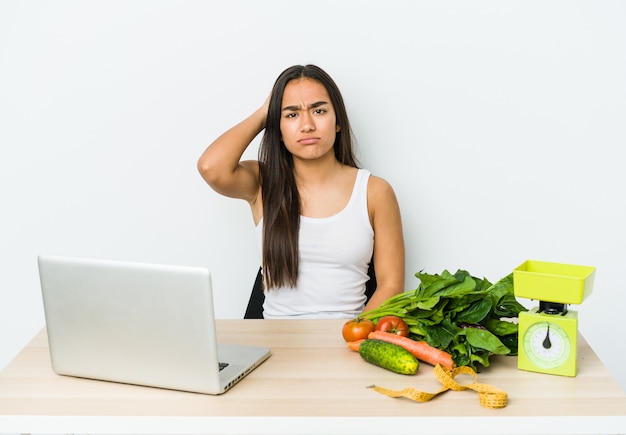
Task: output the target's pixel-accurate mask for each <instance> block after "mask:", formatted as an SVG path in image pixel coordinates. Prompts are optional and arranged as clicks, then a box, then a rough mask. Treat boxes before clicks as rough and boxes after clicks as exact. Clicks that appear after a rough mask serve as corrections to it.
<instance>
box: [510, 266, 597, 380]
mask: <svg viewBox="0 0 626 435" xmlns="http://www.w3.org/2000/svg"><path fill="white" fill-rule="evenodd" d="M594 275H595V268H594V267H590V266H577V265H572V264H562V263H550V262H546V261H535V260H528V261H526V262H524V263H522V264H521V265H520V266H519V267H517V268H515V269H514V270H513V286H514V293H515V296H516V297H520V298H528V299H532V300H535V301H538V302H539V306H538V307H534V308H532V309H531V310H529V311H523V312H521V313H519V319H518V320H519V346H518V359H517V367H518V368H519V369H520V370H528V371H531V372H538V373H547V374H552V375H561V376H576V360H577V354H578V347H577V346H578V312H576V311H572V310H569V309H568V305H570V304H580V303H582V301H583V300H585V298H586V297H587V296H589V294H590V293H591V290H592V288H593V279H594Z"/></svg>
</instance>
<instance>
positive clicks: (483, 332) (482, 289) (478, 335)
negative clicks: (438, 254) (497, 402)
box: [361, 270, 527, 369]
mask: <svg viewBox="0 0 626 435" xmlns="http://www.w3.org/2000/svg"><path fill="white" fill-rule="evenodd" d="M415 276H416V277H417V278H418V279H419V280H420V285H419V287H418V288H417V289H415V290H414V291H408V292H404V293H401V294H399V295H396V296H393V297H391V298H389V299H388V300H387V301H385V302H384V303H383V304H381V305H380V306H379V307H378V308H376V309H374V310H371V311H367V312H365V313H363V314H362V315H361V317H364V318H367V319H370V320H372V321H374V322H377V321H378V320H379V319H380V318H382V317H384V316H387V315H393V316H398V317H401V318H402V319H403V320H404V321H405V322H406V323H407V325H408V326H409V330H410V335H411V337H412V338H414V339H416V340H424V341H426V342H427V343H428V344H430V345H431V346H434V347H437V348H439V349H442V350H445V351H446V352H448V353H450V354H451V355H452V359H453V360H454V362H455V363H456V364H457V365H459V366H470V367H472V368H473V369H476V364H481V365H482V366H483V367H488V366H489V364H490V362H489V357H490V356H491V355H494V354H498V355H516V354H517V344H518V343H517V341H518V335H517V332H518V329H517V324H516V323H514V322H512V321H510V320H504V319H514V318H516V317H517V316H518V315H519V313H520V312H522V311H527V310H526V308H525V307H524V306H522V305H521V304H520V303H519V302H518V301H517V299H516V298H515V295H514V293H513V274H512V273H511V274H509V275H507V276H505V277H504V278H502V279H501V280H499V281H498V282H496V283H495V284H491V283H490V282H489V281H488V280H487V279H485V278H483V279H479V278H475V277H473V276H471V275H470V274H469V273H468V272H467V271H465V270H458V271H457V272H456V273H455V274H451V273H450V272H448V271H447V270H444V271H443V272H442V273H441V274H440V275H437V274H435V275H431V274H427V273H423V272H418V273H416V274H415Z"/></svg>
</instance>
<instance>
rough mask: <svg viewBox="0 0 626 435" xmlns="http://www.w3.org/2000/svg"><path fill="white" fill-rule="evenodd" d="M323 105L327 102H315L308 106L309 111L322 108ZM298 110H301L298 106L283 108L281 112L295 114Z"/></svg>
mask: <svg viewBox="0 0 626 435" xmlns="http://www.w3.org/2000/svg"><path fill="white" fill-rule="evenodd" d="M325 104H328V101H317V102H315V103H311V104H309V109H316V108H318V107H320V106H323V105H325ZM298 110H301V106H299V105H293V106H285V107H283V112H297V111H298Z"/></svg>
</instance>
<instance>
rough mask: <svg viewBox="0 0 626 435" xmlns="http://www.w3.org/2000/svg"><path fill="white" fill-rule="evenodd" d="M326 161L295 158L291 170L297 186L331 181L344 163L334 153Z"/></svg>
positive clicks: (322, 183)
mask: <svg viewBox="0 0 626 435" xmlns="http://www.w3.org/2000/svg"><path fill="white" fill-rule="evenodd" d="M330 157H332V158H330V159H326V161H320V160H296V161H294V165H293V172H294V177H295V180H296V183H297V184H298V186H315V185H324V184H327V183H329V182H332V181H333V180H334V179H335V178H336V177H337V176H338V175H339V174H340V173H341V171H342V169H343V168H344V165H343V164H342V163H340V162H339V161H338V160H337V159H336V158H335V156H334V155H332V156H330Z"/></svg>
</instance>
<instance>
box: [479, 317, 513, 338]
mask: <svg viewBox="0 0 626 435" xmlns="http://www.w3.org/2000/svg"><path fill="white" fill-rule="evenodd" d="M482 325H483V326H484V327H485V328H487V329H488V330H489V331H491V332H492V333H493V334H495V335H497V336H499V337H501V336H503V335H509V334H516V333H517V331H518V329H519V328H518V325H517V324H516V323H513V322H508V321H505V320H500V319H495V318H492V319H487V320H485V321H484V322H483V323H482Z"/></svg>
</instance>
